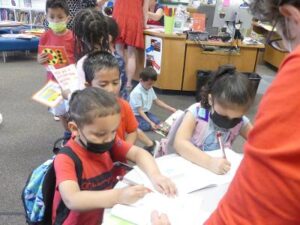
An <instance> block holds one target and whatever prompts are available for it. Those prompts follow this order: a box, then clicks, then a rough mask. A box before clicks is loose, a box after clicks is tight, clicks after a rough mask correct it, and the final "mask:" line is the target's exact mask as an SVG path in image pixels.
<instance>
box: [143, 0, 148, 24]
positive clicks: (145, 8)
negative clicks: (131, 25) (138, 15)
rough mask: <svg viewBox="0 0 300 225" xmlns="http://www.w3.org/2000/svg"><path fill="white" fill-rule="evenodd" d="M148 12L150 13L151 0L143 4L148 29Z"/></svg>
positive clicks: (145, 0)
mask: <svg viewBox="0 0 300 225" xmlns="http://www.w3.org/2000/svg"><path fill="white" fill-rule="evenodd" d="M148 11H149V0H144V4H143V15H144V27H147V21H148Z"/></svg>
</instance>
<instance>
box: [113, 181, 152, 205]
mask: <svg viewBox="0 0 300 225" xmlns="http://www.w3.org/2000/svg"><path fill="white" fill-rule="evenodd" d="M149 192H150V190H149V189H148V188H146V187H145V186H143V185H135V186H129V187H126V188H122V189H120V194H119V197H118V203H119V204H124V205H129V204H133V203H135V202H136V201H137V200H139V199H140V198H143V197H144V196H145V195H146V194H148V193H149Z"/></svg>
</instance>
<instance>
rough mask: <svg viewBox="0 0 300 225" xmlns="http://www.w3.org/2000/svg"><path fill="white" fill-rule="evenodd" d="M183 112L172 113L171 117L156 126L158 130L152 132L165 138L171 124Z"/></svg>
mask: <svg viewBox="0 0 300 225" xmlns="http://www.w3.org/2000/svg"><path fill="white" fill-rule="evenodd" d="M183 113H184V111H182V110H177V111H176V112H174V113H173V114H172V115H171V116H169V117H168V118H167V119H166V120H165V121H164V122H162V123H160V124H159V125H158V128H157V129H156V130H154V132H156V133H158V134H160V135H162V136H163V137H166V136H167V135H168V133H169V131H170V129H171V126H172V124H173V123H174V122H175V121H176V119H177V118H179V117H180V116H181V115H182V114H183Z"/></svg>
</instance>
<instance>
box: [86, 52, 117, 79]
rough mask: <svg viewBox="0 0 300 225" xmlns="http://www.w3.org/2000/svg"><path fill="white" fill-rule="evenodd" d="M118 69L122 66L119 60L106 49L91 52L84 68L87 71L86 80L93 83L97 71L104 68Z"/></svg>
mask: <svg viewBox="0 0 300 225" xmlns="http://www.w3.org/2000/svg"><path fill="white" fill-rule="evenodd" d="M104 68H105V69H106V68H109V69H115V68H116V69H118V70H119V71H120V67H119V64H118V60H117V59H116V58H115V57H114V56H113V55H112V54H110V53H109V52H105V51H96V52H92V53H90V54H89V55H88V56H87V58H86V59H85V60H84V63H83V70H84V73H85V80H86V81H87V82H88V83H92V81H93V80H94V78H95V73H96V72H98V71H100V70H102V69H104Z"/></svg>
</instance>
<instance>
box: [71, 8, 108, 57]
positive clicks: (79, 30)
mask: <svg viewBox="0 0 300 225" xmlns="http://www.w3.org/2000/svg"><path fill="white" fill-rule="evenodd" d="M73 33H74V36H75V57H76V60H79V59H80V58H81V57H82V56H84V55H86V54H87V53H89V52H91V51H94V50H103V51H107V50H108V49H109V38H108V26H107V22H106V19H105V16H104V15H103V14H102V13H100V12H98V11H97V10H96V9H92V8H88V9H82V10H80V11H79V12H78V14H77V15H76V16H75V19H74V24H73Z"/></svg>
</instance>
